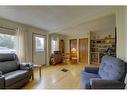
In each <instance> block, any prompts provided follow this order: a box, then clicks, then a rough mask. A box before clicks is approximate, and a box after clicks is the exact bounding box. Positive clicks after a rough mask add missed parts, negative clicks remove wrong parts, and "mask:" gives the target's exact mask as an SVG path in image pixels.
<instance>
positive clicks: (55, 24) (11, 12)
mask: <svg viewBox="0 0 127 95" xmlns="http://www.w3.org/2000/svg"><path fill="white" fill-rule="evenodd" d="M112 8H113V7H108V6H107V7H106V6H105V7H103V6H100V7H99V6H98V7H97V6H94V7H92V6H77V7H76V6H70V7H69V6H17V7H16V6H0V17H1V18H5V19H9V20H12V21H16V22H20V23H23V24H28V25H31V26H35V27H38V28H41V29H44V30H47V31H49V32H58V31H62V30H64V29H67V28H69V27H72V25H77V24H80V23H81V22H85V20H87V19H88V17H90V16H95V14H96V15H97V14H101V13H104V12H106V11H107V10H111V9H112Z"/></svg>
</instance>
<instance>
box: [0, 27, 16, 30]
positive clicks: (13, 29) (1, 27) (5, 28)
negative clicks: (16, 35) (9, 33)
mask: <svg viewBox="0 0 127 95" xmlns="http://www.w3.org/2000/svg"><path fill="white" fill-rule="evenodd" d="M0 28H3V29H9V30H13V31H16V30H15V29H12V28H8V27H2V26H0Z"/></svg>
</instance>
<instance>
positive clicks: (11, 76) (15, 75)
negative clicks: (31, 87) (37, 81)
mask: <svg viewBox="0 0 127 95" xmlns="http://www.w3.org/2000/svg"><path fill="white" fill-rule="evenodd" d="M28 75H29V72H28V71H27V70H16V71H13V72H9V73H7V74H4V76H5V86H10V85H12V84H14V83H16V82H18V81H20V80H22V79H24V78H26V77H28Z"/></svg>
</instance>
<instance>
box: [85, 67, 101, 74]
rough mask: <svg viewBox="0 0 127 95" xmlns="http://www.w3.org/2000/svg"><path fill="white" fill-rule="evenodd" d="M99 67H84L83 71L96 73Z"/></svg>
mask: <svg viewBox="0 0 127 95" xmlns="http://www.w3.org/2000/svg"><path fill="white" fill-rule="evenodd" d="M98 70H99V68H98V67H85V70H84V71H85V72H88V73H94V74H97V73H98Z"/></svg>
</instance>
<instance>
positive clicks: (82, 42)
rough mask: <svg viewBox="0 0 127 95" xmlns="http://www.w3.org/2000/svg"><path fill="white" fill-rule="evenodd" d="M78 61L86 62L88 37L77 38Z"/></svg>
mask: <svg viewBox="0 0 127 95" xmlns="http://www.w3.org/2000/svg"><path fill="white" fill-rule="evenodd" d="M79 62H81V63H83V64H88V38H82V39H79Z"/></svg>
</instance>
